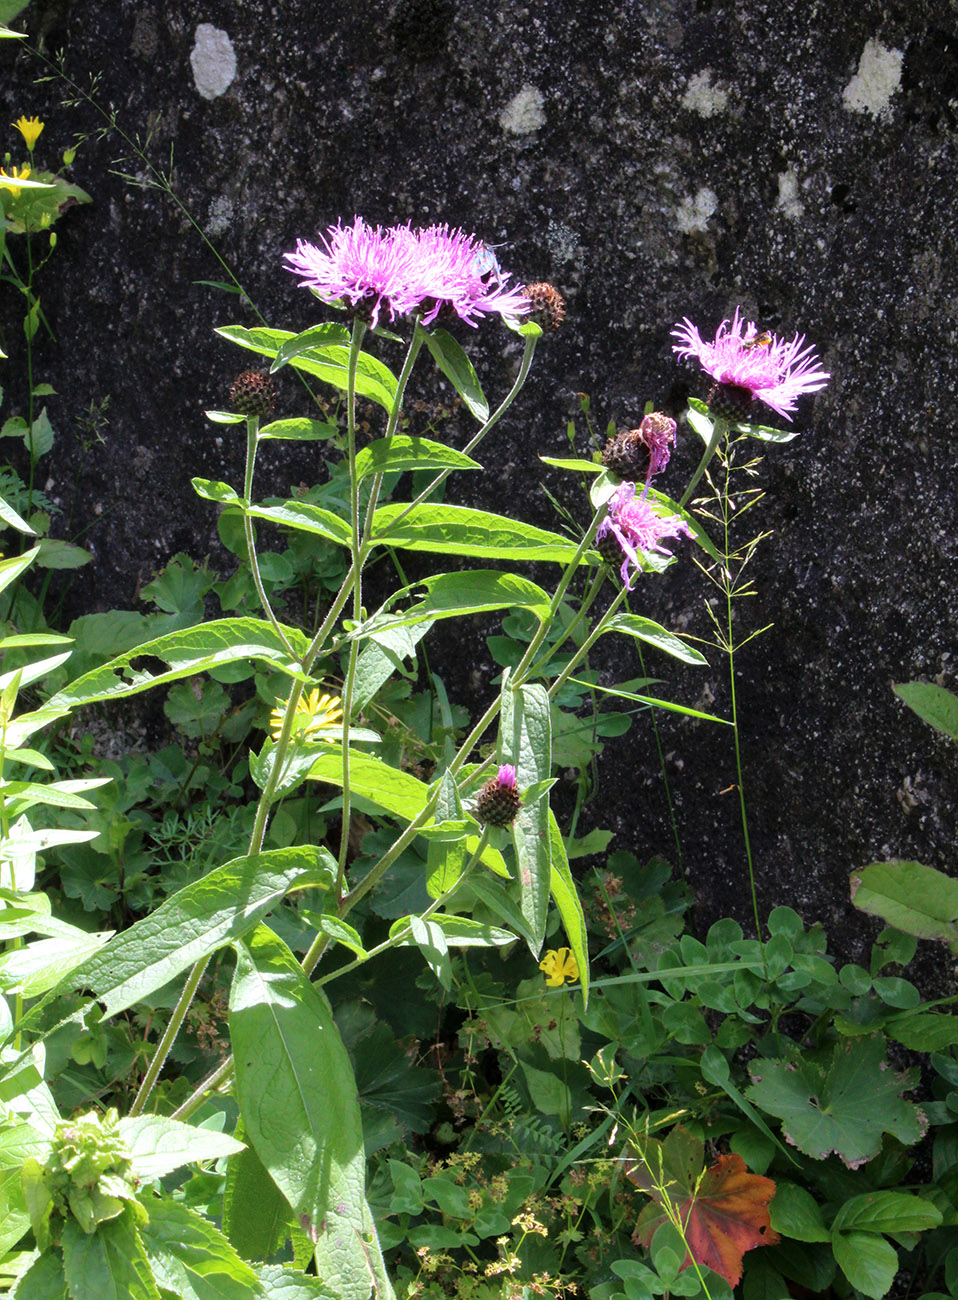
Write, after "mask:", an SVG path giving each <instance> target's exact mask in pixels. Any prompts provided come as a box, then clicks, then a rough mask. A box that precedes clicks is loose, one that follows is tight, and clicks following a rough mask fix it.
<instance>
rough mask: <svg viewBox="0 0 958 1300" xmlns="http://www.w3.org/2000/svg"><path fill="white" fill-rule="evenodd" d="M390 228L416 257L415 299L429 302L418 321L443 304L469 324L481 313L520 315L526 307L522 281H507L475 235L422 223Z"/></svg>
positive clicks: (435, 313)
mask: <svg viewBox="0 0 958 1300" xmlns="http://www.w3.org/2000/svg"><path fill="white" fill-rule="evenodd" d="M395 233H396V239H397V241H398V242H399V243H400V244H401V245H402V246H403V247H404V248H409V249H410V250H411V251H412V255H413V258H414V259H415V261H416V290H417V293H418V294H419V295H420V301H421V302H422V303H423V305H425V304H426V303H427V302H428V303H431V304H432V305H431V306H430V307H429V309H428V310H427V311H426V314H425V315H424V316H423V324H424V325H430V324H431V323H432V322H433V321H434V320H435V319H436V317H437V316H438V314H439V312H440V311H442V309H443V308H444V307H448V308H451V310H452V311H454V312H455V313H456V315H457V316H459V317H460V319H462V320H464V321H465V322H466V324H467V325H472V326H475V325H476V323H477V318H479V317H481V316H482V315H484V314H487V313H492V312H498V313H499V315H500V316H521V315H523V314H524V313H525V312H528V311H529V310H530V307H531V304H530V302H529V298H528V296H527V294H526V293H525V291H524V289H523V288H522V286H521V285H515V286H513V287H512V288H509V287H507V286H508V281H509V278H510V277H509V275H508V274H504V273H503V272H502V271H501V270H500V269H499V264H498V262H497V260H496V258H495V256H494V255H492V256H490V254H489V250H488V249H487V248H486V246H485V244H483V243H482V242H481V241H480V240H478V239H477V238H476V236H475V235H467V234H466V233H465V231H463V230H451V229H450V228H449V226H446V225H443V226H426V227H425V229H413V228H412V227H411V226H400V227H398V228H397V229H396V232H395Z"/></svg>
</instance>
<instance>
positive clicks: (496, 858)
mask: <svg viewBox="0 0 958 1300" xmlns="http://www.w3.org/2000/svg"><path fill="white" fill-rule="evenodd" d="M309 779H310V780H312V781H326V782H327V783H328V784H329V785H335V786H340V787H341V786H342V784H343V760H342V755H341V754H340V753H339V752H338V751H337V752H335V753H329V754H321V755H320V757H319V758H317V760H316V762H315V763H314V764H313V766H312V767H311V768H310V771H309ZM349 788H350V790H351V792H352V794H353V795H354V796H358V797H359V798H360V799H365V800H366V801H367V802H368V803H370V804H372V806H373V807H374V808H378V809H381V810H382V811H383V812H387V813H391V814H392V815H393V816H395V817H399V818H401V819H402V820H403V821H407V822H411V821H414V820H415V819H416V818H417V817H418V816H419V814H420V813H421V812H422V810H423V809H424V808H425V806H426V804H427V802H428V800H429V787H428V786H427V785H426V784H425V783H424V782H423V781H419V780H417V779H416V777H414V776H413V775H412V774H411V773H410V772H402V771H400V770H399V768H397V767H390V766H389V764H388V763H384V762H383V761H382V759H381V758H377V757H376V756H375V755H373V754H360V753H354V754H351V755H350V759H349ZM434 825H435V818H434V817H429V818H428V819H427V820H426V821H425V823H424V826H423V828H424V830H427V831H428V829H429V828H430V827H431V826H434ZM465 843H466V850H467V852H468V853H470V854H472V853H474V852H475V851H476V849H477V848H478V846H479V836H478V835H470V836H469V837H468V838H467V839H466V842H465ZM479 861H480V862H481V863H482V864H483V866H486V867H488V868H489V870H490V871H494V872H495V873H496V875H497V876H505V877H506V878H508V876H509V871H508V868H507V867H506V864H505V862H504V861H503V858H502V854H501V853H500V852H499V851H498V850H497V849H493V848H491V847H490V846H489V845H487V846H486V847H485V848H484V849H483V851H482V857H481V858H480V859H479Z"/></svg>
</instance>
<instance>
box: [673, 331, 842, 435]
mask: <svg viewBox="0 0 958 1300" xmlns="http://www.w3.org/2000/svg"><path fill="white" fill-rule="evenodd" d="M672 337H673V338H675V339H678V343H676V344H674V345H673V347H672V351H673V352H675V353H677V354H678V355H679V356H680V357H695V358H696V360H697V361H698V363H699V365H700V366H701V367H702V369H703V370H704V371H705V372H706V373H707V374H709V375H711V376H712V378H713V379H714V380H715V382H716V383H717V384H719V385H721V386H723V387H726V388H731V389H739V390H742V392H743V395H746V396H748V397H757V398H758V399H759V400H760V401H762V402H764V403H765V405H766V406H770V407H771V408H772V410H773V411H777V412H778V414H779V415H781V416H782V417H783V418H784V419H786V420H791V418H792V416H791V412H792V411H794V410H795V404H796V401H797V399H798V398H799V397H801V395H802V394H803V393H815V392H818V390H819V389H820V388H824V387H825V385H826V384H827V383H828V380H829V379H830V378H831V376H830V375H829V374H828V372H827V371H825V370H823V369H822V368H821V363H820V362H819V360H818V357H817V356H816V355H815V348H814V345H812V344H809V345H808V346H806V345H805V335H804V334H796V335H795V337H794V338H793V339H792V341H791V342H790V343H787V342H786V341H785V340H784V339H780V338H778V337H777V335H775V334H769V333H766V332H764V331H763V332H760V331H759V330H758V328H757V327H756V325H755V323H754V322H753V321H746V320H745V319H744V318H743V317H742V315H741V314H740V312H739V309H738V308H737V307H736V308H735V315H734V316H733V317H732V319H731V321H729V320H723V321H722V323H721V325H720V326H719V327H718V330H717V331H716V334H715V338H714V339H712V340H711V341H708V340H706V339H703V338H702V336H701V335H700V334H699V331H698V330H697V328H696V327H695V326H694V325H693V324H692V322H691V321H690V320H688V318H686V319H685V320H683V321H682V323H681V324H680V325H676V327H675V329H674V330H673V331H672Z"/></svg>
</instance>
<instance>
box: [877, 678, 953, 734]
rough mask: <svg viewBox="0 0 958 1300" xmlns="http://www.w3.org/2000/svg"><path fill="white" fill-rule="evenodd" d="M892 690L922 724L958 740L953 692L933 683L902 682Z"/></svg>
mask: <svg viewBox="0 0 958 1300" xmlns="http://www.w3.org/2000/svg"><path fill="white" fill-rule="evenodd" d="M892 690H893V691H894V692H895V694H896V695H897V696H898V698H899V699H900V700H903V701H904V703H905V704H907V705H908V707H909V708H910V709H911V710H913V712H915V713H917V714H918V716H919V718H921V720H922V722H927V723H928V725H929V726H930V727H934V728H935V730H936V731H940V732H942V733H943V734H944V735H946V736H950V737H951V739H952V740H958V695H955V693H954V692H953V691H946V690H945V688H944V686H938V685H936V684H935V683H934V682H902V683H901V684H900V685H896V686H892Z"/></svg>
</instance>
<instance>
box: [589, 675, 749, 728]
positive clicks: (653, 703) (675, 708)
mask: <svg viewBox="0 0 958 1300" xmlns="http://www.w3.org/2000/svg"><path fill="white" fill-rule="evenodd" d="M566 681H569V682H572V683H573V685H575V686H585V687H587V688H588V689H589V690H590V691H599V692H600V693H601V694H602V695H613V696H615V698H616V699H619V700H635V702H636V703H637V704H647V705H648V706H649V707H650V708H653V709H667V710H668V711H669V712H670V713H684V714H686V716H687V717H690V718H701V719H702V721H703V722H721V723H723V724H724V725H725V726H727V727H730V726H731V725H732V724H731V722H729V720H728V719H727V718H719V717H717V716H716V715H715V714H714V713H703V712H702V711H701V709H690V708H689V707H688V705H687V704H676V703H674V702H673V701H672V700H660V699H658V698H657V697H656V696H655V695H637V694H636V693H635V691H625V690H622V689H621V687H618V686H602V685H601V684H600V683H599V682H586V681H583V680H582V678H581V677H567V678H566Z"/></svg>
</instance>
